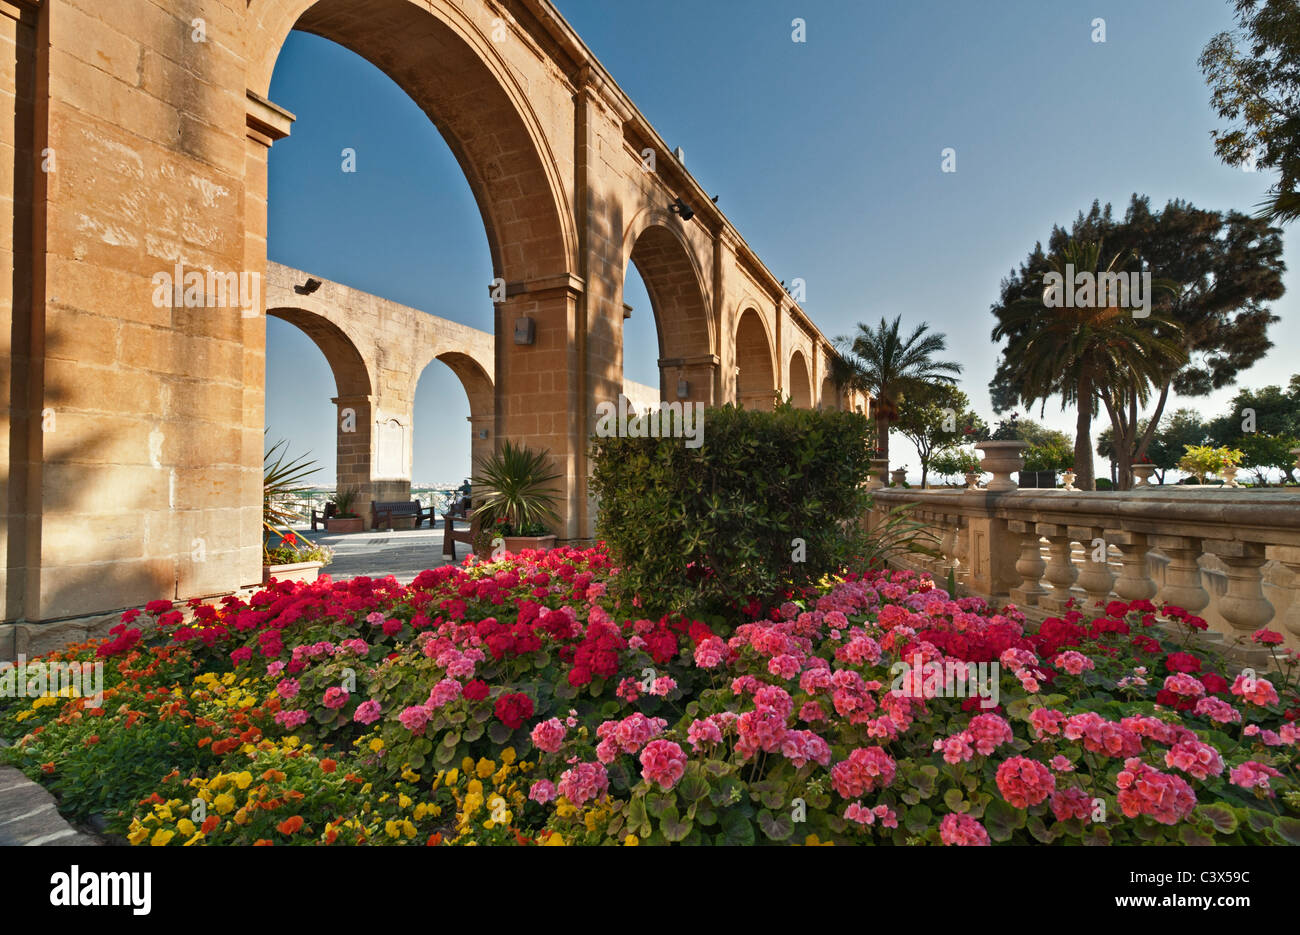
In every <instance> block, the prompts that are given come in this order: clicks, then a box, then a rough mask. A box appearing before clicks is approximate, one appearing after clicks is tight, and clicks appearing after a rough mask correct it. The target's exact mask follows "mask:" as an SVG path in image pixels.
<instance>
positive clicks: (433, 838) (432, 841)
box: [424, 831, 442, 847]
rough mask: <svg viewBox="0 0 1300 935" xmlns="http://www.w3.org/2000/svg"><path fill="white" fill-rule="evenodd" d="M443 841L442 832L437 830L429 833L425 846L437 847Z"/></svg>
mask: <svg viewBox="0 0 1300 935" xmlns="http://www.w3.org/2000/svg"><path fill="white" fill-rule="evenodd" d="M441 843H442V832H441V831H435V832H434V833H433V834H431V835H429V840H428V841H426V842H425V844H424V846H425V847H437V846H438V845H439V844H441Z"/></svg>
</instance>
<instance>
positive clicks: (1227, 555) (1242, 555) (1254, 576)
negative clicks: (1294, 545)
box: [1204, 539, 1273, 636]
mask: <svg viewBox="0 0 1300 935" xmlns="http://www.w3.org/2000/svg"><path fill="white" fill-rule="evenodd" d="M1204 545H1205V550H1206V551H1207V552H1210V553H1213V554H1214V555H1217V556H1219V558H1220V559H1222V561H1223V564H1224V565H1226V566H1227V567H1228V591H1227V593H1226V594H1225V595H1224V596H1223V597H1221V598H1219V602H1218V605H1217V609H1218V611H1219V614H1220V616H1222V617H1223V619H1224V620H1226V621H1228V623H1229V624H1230V625H1231V626H1232V628H1233V629H1234V630H1237V631H1238V632H1239V634H1240V635H1243V636H1245V635H1249V634H1250V633H1253V632H1254V631H1255V630H1258V629H1259V628H1260V627H1262V626H1265V625H1266V624H1267V623H1268V622H1269V621H1270V620H1272V619H1273V605H1272V604H1270V603H1269V601H1268V599H1267V598H1266V597H1264V587H1263V577H1262V576H1261V575H1260V568H1261V567H1263V565H1264V562H1265V561H1266V559H1265V557H1264V546H1262V545H1260V544H1258V543H1255V542H1237V541H1235V540H1227V539H1206V540H1205V541H1204Z"/></svg>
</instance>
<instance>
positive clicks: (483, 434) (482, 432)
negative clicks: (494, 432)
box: [474, 429, 488, 438]
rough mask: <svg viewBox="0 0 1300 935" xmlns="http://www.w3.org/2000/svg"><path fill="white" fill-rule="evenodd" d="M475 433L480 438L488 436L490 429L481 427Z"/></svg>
mask: <svg viewBox="0 0 1300 935" xmlns="http://www.w3.org/2000/svg"><path fill="white" fill-rule="evenodd" d="M474 434H475V435H477V436H478V437H479V438H487V436H488V430H487V429H479V430H478V431H477V432H475V433H474Z"/></svg>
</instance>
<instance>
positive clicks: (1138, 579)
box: [1104, 529, 1156, 601]
mask: <svg viewBox="0 0 1300 935" xmlns="http://www.w3.org/2000/svg"><path fill="white" fill-rule="evenodd" d="M1104 538H1105V539H1106V541H1107V542H1109V543H1111V544H1113V545H1114V546H1115V548H1117V549H1119V552H1120V556H1121V558H1120V563H1121V569H1120V574H1119V578H1118V579H1116V581H1115V593H1116V594H1118V595H1119V596H1120V597H1122V598H1123V599H1124V600H1126V601H1149V600H1151V598H1153V597H1155V596H1156V583H1155V582H1154V581H1152V580H1151V572H1150V571H1149V570H1148V569H1147V537H1146V536H1145V535H1144V534H1143V533H1139V532H1127V531H1124V530H1119V529H1111V530H1107V532H1106V535H1105V537H1104Z"/></svg>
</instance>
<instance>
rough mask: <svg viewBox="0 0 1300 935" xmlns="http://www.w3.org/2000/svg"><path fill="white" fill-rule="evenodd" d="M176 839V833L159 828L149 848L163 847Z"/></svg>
mask: <svg viewBox="0 0 1300 935" xmlns="http://www.w3.org/2000/svg"><path fill="white" fill-rule="evenodd" d="M174 837H176V832H175V831H168V830H167V829H166V828H159V829H158V830H157V831H155V832H154V836H153V839H152V840H151V841H150V842H149V846H150V847H163V846H165V845H166V844H167V842H168V841H170V840H171V839H172V838H174Z"/></svg>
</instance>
